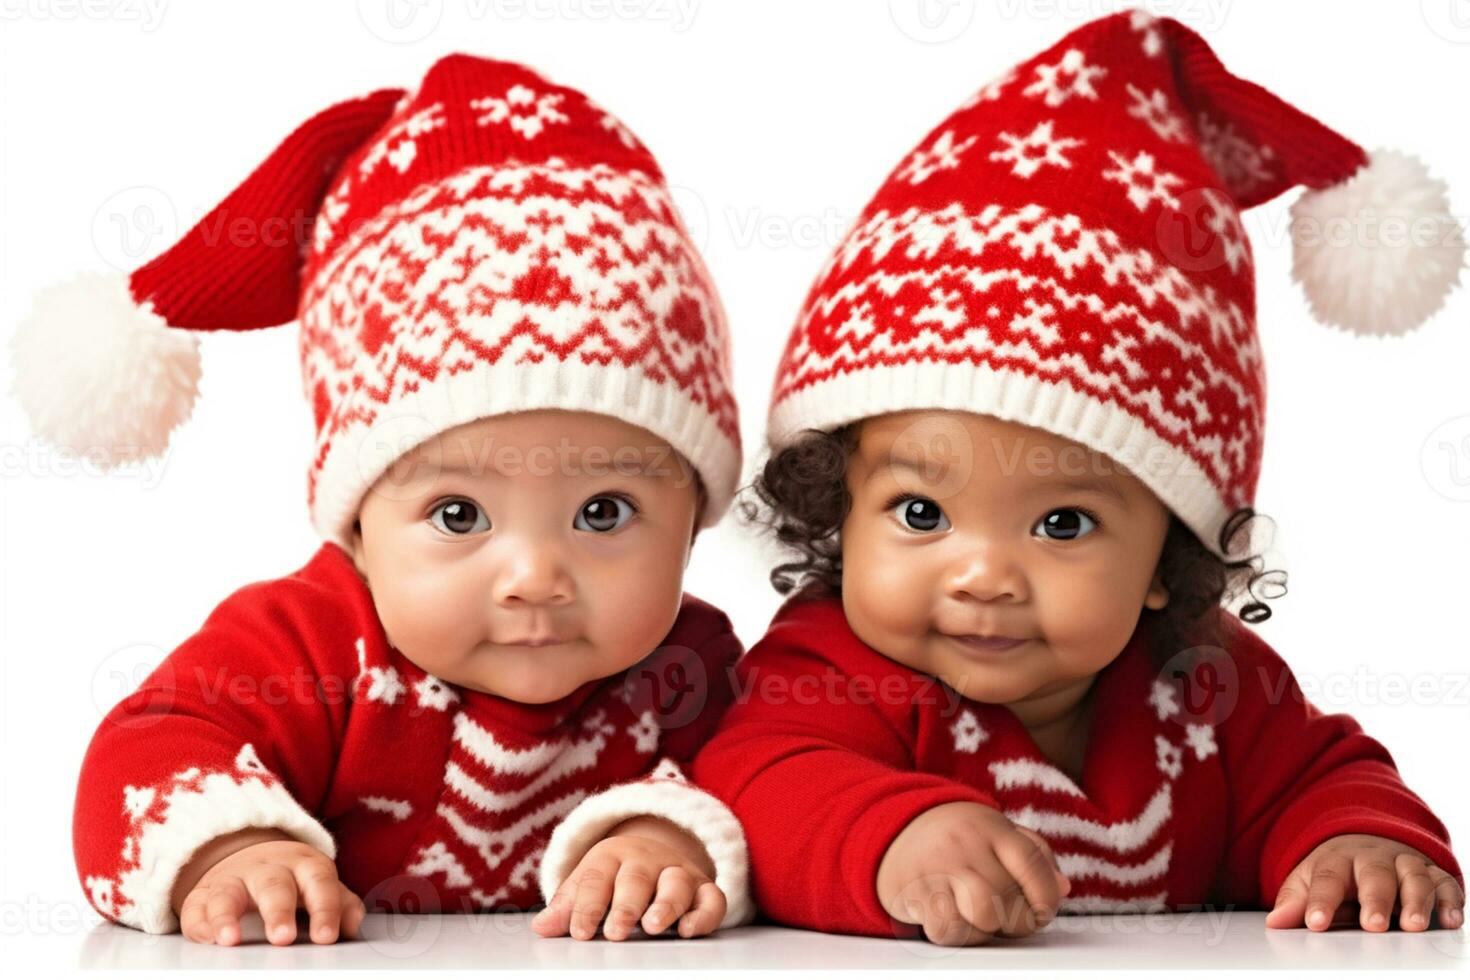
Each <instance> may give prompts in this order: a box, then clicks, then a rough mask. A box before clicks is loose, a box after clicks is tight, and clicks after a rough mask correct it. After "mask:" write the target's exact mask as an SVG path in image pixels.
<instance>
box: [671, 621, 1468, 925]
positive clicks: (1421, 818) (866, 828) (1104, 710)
mask: <svg viewBox="0 0 1470 980" xmlns="http://www.w3.org/2000/svg"><path fill="white" fill-rule="evenodd" d="M1222 619H1224V620H1227V621H1228V623H1229V624H1231V625H1229V626H1228V627H1227V628H1228V630H1229V633H1228V636H1229V637H1230V639H1229V645H1228V660H1227V661H1225V662H1223V663H1222V662H1218V661H1217V662H1216V663H1215V664H1214V666H1213V667H1211V668H1210V670H1211V671H1212V672H1213V673H1210V674H1202V675H1199V676H1201V677H1204V678H1205V679H1207V680H1209V682H1210V686H1211V687H1216V688H1219V689H1220V690H1221V691H1222V692H1224V693H1220V694H1218V696H1217V699H1216V701H1215V703H1214V705H1213V706H1210V708H1209V710H1210V711H1213V712H1214V713H1215V714H1214V717H1215V722H1214V723H1213V724H1212V723H1209V722H1208V721H1201V719H1202V718H1206V717H1208V713H1207V712H1200V713H1195V711H1196V708H1201V707H1204V706H1205V702H1204V701H1202V700H1201V699H1200V694H1201V691H1200V689H1199V687H1198V686H1196V688H1195V689H1194V690H1189V689H1187V688H1186V687H1185V686H1184V685H1183V683H1182V682H1179V681H1178V680H1177V679H1174V678H1171V677H1170V676H1169V675H1170V674H1172V671H1166V672H1163V673H1161V672H1160V671H1159V670H1158V669H1157V668H1156V666H1155V665H1154V663H1153V662H1152V659H1151V657H1150V655H1149V654H1150V651H1149V650H1148V646H1147V643H1146V641H1145V640H1144V636H1145V634H1146V631H1145V630H1143V629H1142V628H1140V629H1139V630H1137V631H1136V632H1135V633H1134V636H1133V638H1132V639H1131V640H1130V642H1129V644H1128V646H1127V648H1126V649H1125V650H1124V651H1123V652H1122V653H1121V654H1120V655H1119V656H1118V657H1117V658H1116V659H1114V660H1113V661H1111V662H1110V663H1109V664H1108V665H1107V667H1105V668H1104V669H1103V670H1102V671H1101V672H1100V673H1099V675H1098V677H1097V679H1096V681H1095V688H1094V690H1093V698H1094V702H1093V706H1092V709H1091V710H1092V712H1093V715H1092V718H1091V722H1090V732H1089V735H1088V745H1087V750H1086V761H1085V767H1084V769H1083V772H1082V779H1081V783H1080V784H1078V783H1076V782H1074V781H1073V780H1072V779H1071V778H1070V777H1069V776H1068V775H1066V774H1065V773H1064V772H1062V771H1061V770H1060V769H1058V768H1057V767H1056V766H1055V765H1053V764H1052V763H1051V761H1049V760H1048V758H1047V757H1046V756H1045V755H1044V754H1043V753H1042V752H1041V750H1040V749H1039V748H1038V747H1037V745H1036V743H1035V742H1034V741H1033V740H1032V738H1031V736H1030V734H1029V733H1028V732H1027V731H1026V729H1025V727H1024V726H1023V725H1022V724H1021V723H1020V721H1019V720H1018V719H1017V718H1016V716H1015V714H1013V713H1012V712H1011V711H1010V710H1009V709H1008V708H1006V707H1005V706H1003V705H996V704H984V703H980V702H976V701H971V700H968V699H965V698H962V697H961V696H960V695H959V694H958V693H956V692H955V691H954V690H952V689H951V688H949V687H947V686H945V685H943V684H942V683H941V682H939V681H938V680H936V679H935V678H933V677H930V676H928V675H924V674H920V673H917V672H915V671H913V670H911V669H910V668H908V667H905V666H903V665H902V664H899V663H896V662H895V661H893V660H890V659H888V658H886V657H884V656H882V655H881V654H879V653H878V652H877V651H875V650H873V649H872V648H871V647H869V646H867V645H866V644H865V643H863V642H862V641H861V640H860V639H858V638H857V636H856V635H854V633H853V632H852V629H851V628H850V627H849V626H848V623H847V618H846V617H845V616H844V614H843V611H842V605H841V601H840V600H837V599H821V600H801V599H793V600H791V601H788V602H787V603H786V604H785V605H784V606H783V607H782V608H781V610H780V611H778V612H777V614H776V616H775V619H774V620H773V622H772V624H771V628H770V630H769V632H768V633H767V634H766V636H765V637H764V638H763V639H762V640H761V641H760V642H759V643H757V644H756V645H755V646H754V647H753V648H752V649H751V650H750V652H749V653H748V654H747V655H746V656H745V657H744V658H743V659H742V660H741V661H740V663H739V664H738V665H737V668H736V673H737V682H736V688H735V693H736V704H735V705H734V707H732V708H731V710H730V711H729V712H727V713H726V715H725V717H724V719H723V721H722V722H721V725H720V730H719V732H718V733H717V734H716V735H715V737H714V738H713V739H712V740H710V741H709V742H708V743H707V744H706V745H705V747H704V748H703V749H701V750H700V752H699V755H698V756H697V757H696V758H695V761H694V766H693V776H694V779H695V781H696V782H698V783H699V784H700V785H702V786H704V787H705V788H707V789H709V790H710V791H711V792H713V793H715V794H716V795H718V796H720V797H721V798H722V799H724V800H725V801H726V802H727V803H728V804H729V805H730V807H731V808H732V809H733V810H734V812H735V814H736V815H737V816H738V817H739V818H740V821H741V823H742V825H743V826H744V829H745V834H746V839H747V841H748V844H749V848H750V859H751V875H752V881H751V887H752V892H753V894H754V896H755V900H756V904H757V905H758V906H759V907H760V909H761V910H762V911H763V912H764V913H766V914H767V915H769V916H770V917H772V918H774V919H776V920H778V921H780V922H784V923H787V924H790V925H794V926H801V927H805V928H811V929H821V930H825V931H830V932H848V933H861V934H868V935H878V936H893V935H905V936H907V935H913V934H915V929H914V927H909V926H906V925H903V924H901V923H898V922H897V921H896V920H892V919H890V917H889V916H888V915H887V914H886V913H885V912H884V910H883V909H882V907H881V906H880V905H879V903H878V897H877V893H876V890H875V885H874V882H875V879H876V876H877V871H878V865H879V862H880V861H881V859H882V857H883V853H884V851H885V850H886V849H887V847H888V845H889V844H890V843H891V842H892V841H893V839H894V837H895V836H896V835H897V834H898V833H899V831H900V830H901V829H902V828H903V827H904V826H905V825H906V824H907V823H908V822H909V821H910V820H912V819H913V818H914V817H916V816H918V815H919V814H920V813H921V812H923V811H925V810H927V809H929V808H930V807H934V806H937V805H939V804H941V803H947V802H951V801H955V800H969V801H973V802H976V803H982V804H986V805H988V806H993V807H996V808H998V809H1000V810H1002V811H1003V812H1004V813H1005V814H1006V815H1007V816H1008V817H1010V818H1011V819H1012V820H1013V821H1015V822H1016V823H1018V824H1020V825H1022V826H1026V827H1029V828H1031V829H1033V830H1036V831H1037V832H1038V833H1040V834H1041V835H1042V836H1043V837H1045V838H1046V839H1047V841H1048V843H1049V844H1051V846H1052V848H1053V850H1054V851H1055V853H1056V855H1057V858H1058V861H1059V863H1060V865H1061V868H1062V870H1063V872H1065V873H1066V875H1067V876H1068V877H1069V878H1070V879H1071V881H1072V891H1071V893H1070V894H1069V895H1068V896H1067V898H1066V899H1065V900H1064V903H1063V910H1064V911H1088V910H1106V909H1126V908H1137V909H1142V908H1150V907H1153V908H1157V907H1169V908H1175V909H1179V908H1182V907H1186V906H1191V905H1194V906H1196V907H1197V905H1198V904H1199V903H1206V902H1208V903H1216V904H1217V905H1220V904H1226V903H1229V904H1233V905H1234V906H1236V907H1250V908H1255V907H1268V908H1269V907H1270V906H1271V905H1272V904H1274V900H1275V895H1276V892H1277V889H1278V888H1279V887H1280V885H1281V883H1282V881H1283V879H1284V878H1285V877H1286V875H1287V874H1288V873H1289V872H1290V871H1291V870H1292V869H1293V868H1294V867H1295V866H1296V864H1297V863H1298V862H1299V861H1300V860H1301V859H1302V858H1303V857H1305V856H1306V855H1307V853H1308V852H1309V851H1311V849H1312V848H1314V847H1315V846H1317V845H1318V844H1320V843H1321V842H1322V841H1324V840H1326V839H1327V838H1329V837H1332V836H1334V835H1337V834H1344V833H1370V834H1379V835H1382V836H1384V837H1388V838H1392V839H1395V840H1398V841H1401V842H1403V843H1405V844H1409V845H1411V846H1413V847H1415V848H1418V849H1419V850H1420V851H1422V852H1424V854H1425V855H1427V856H1428V857H1429V858H1430V859H1431V860H1432V861H1434V862H1436V863H1437V864H1439V865H1440V866H1441V867H1443V868H1444V869H1445V870H1446V871H1448V872H1450V873H1451V874H1453V875H1456V876H1457V877H1458V876H1459V874H1460V869H1459V866H1458V864H1457V863H1456V861H1455V858H1454V855H1453V854H1451V853H1450V844H1449V837H1448V834H1447V832H1446V831H1445V828H1444V825H1443V824H1442V823H1440V821H1439V820H1438V819H1436V818H1435V816H1434V814H1432V813H1431V812H1430V811H1429V809H1428V808H1427V807H1426V806H1425V805H1424V803H1423V802H1422V801H1421V800H1420V799H1419V798H1418V797H1417V796H1415V795H1414V793H1412V792H1410V790H1409V789H1408V788H1407V787H1405V785H1404V784H1403V782H1402V781H1401V780H1400V779H1399V775H1398V772H1397V771H1396V770H1395V768H1394V765H1393V761H1392V759H1391V758H1390V757H1389V754H1388V752H1387V750H1385V749H1384V747H1383V746H1382V745H1381V744H1379V743H1378V742H1376V741H1374V740H1373V739H1372V738H1370V737H1369V736H1367V735H1365V734H1364V733H1363V732H1362V730H1361V729H1360V728H1359V726H1358V725H1357V723H1356V722H1354V721H1353V719H1352V718H1351V717H1349V716H1347V715H1344V714H1330V715H1329V714H1323V713H1322V712H1321V711H1319V710H1318V709H1317V708H1315V707H1314V706H1312V705H1311V704H1310V703H1309V702H1307V701H1306V700H1305V698H1304V697H1303V696H1302V693H1301V690H1300V688H1299V687H1298V686H1297V684H1296V681H1295V679H1294V678H1293V676H1292V674H1291V671H1290V670H1289V669H1288V668H1287V666H1286V664H1285V663H1284V662H1283V661H1282V659H1281V658H1280V657H1279V656H1278V655H1277V654H1276V653H1275V652H1274V651H1273V650H1272V649H1271V648H1270V647H1269V646H1268V645H1267V644H1266V643H1265V642H1264V641H1263V640H1262V639H1260V637H1259V636H1257V635H1256V634H1255V633H1253V632H1251V631H1250V629H1248V628H1247V627H1245V626H1244V625H1243V624H1241V623H1240V621H1239V620H1238V619H1236V618H1235V617H1233V616H1229V615H1228V614H1222ZM1232 674H1233V676H1232ZM1232 689H1233V690H1234V692H1235V693H1234V695H1233V696H1232V695H1231V694H1230V691H1231V690H1232ZM1232 700H1233V701H1234V704H1233V707H1231V706H1230V704H1229V702H1230V701H1232ZM1186 704H1188V705H1190V708H1189V710H1186V709H1185V707H1184V706H1185V705H1186Z"/></svg>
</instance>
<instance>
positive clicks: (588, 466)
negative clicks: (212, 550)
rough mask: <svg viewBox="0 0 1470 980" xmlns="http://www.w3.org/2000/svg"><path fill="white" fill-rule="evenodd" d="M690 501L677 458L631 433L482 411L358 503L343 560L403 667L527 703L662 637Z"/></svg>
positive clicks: (551, 413)
mask: <svg viewBox="0 0 1470 980" xmlns="http://www.w3.org/2000/svg"><path fill="white" fill-rule="evenodd" d="M699 496H700V494H699V489H698V483H697V480H696V477H695V474H694V471H693V469H692V468H691V467H690V465H689V463H688V462H687V461H686V460H685V459H684V458H683V457H682V456H680V455H679V454H678V453H676V452H675V451H674V450H673V448H672V447H670V446H669V444H668V443H666V442H665V441H664V440H662V439H660V438H658V437H657V436H654V435H652V434H651V433H649V432H647V431H645V430H643V429H641V428H638V427H636V426H632V425H629V424H627V423H624V422H621V421H618V420H616V419H612V418H608V417H606V416H602V415H595V414H591V413H586V412H568V411H560V410H544V411H532V412H520V413H516V414H512V415H501V416H495V417H492V418H488V419H482V420H480V421H477V422H472V423H469V424H467V425H462V426H459V427H458V428H455V429H452V430H450V431H448V432H446V433H443V434H442V435H440V436H438V437H437V438H434V439H432V440H430V441H428V442H426V443H423V444H422V445H420V446H418V447H416V448H415V449H413V450H411V451H410V452H408V453H406V454H405V455H404V456H402V457H401V458H400V459H399V460H398V461H397V462H396V463H395V464H394V466H393V468H392V469H390V470H389V471H388V472H387V473H385V474H384V475H383V477H382V478H380V479H379V480H378V481H377V482H376V483H375V484H374V486H373V488H372V490H370V491H369V493H368V495H367V497H366V498H365V499H364V501H363V504H362V507H361V509H360V510H359V513H358V525H357V528H356V530H355V532H354V537H353V542H352V545H353V548H352V550H353V557H354V559H355V561H356V563H357V567H358V569H359V570H360V571H361V572H362V574H363V576H364V577H365V578H366V579H367V582H368V586H369V589H370V590H371V592H372V595H373V602H374V604H375V605H376V607H377V611H378V616H379V618H380V619H381V620H382V622H383V626H384V629H385V631H386V633H387V637H388V641H389V642H390V643H391V644H393V646H395V647H396V648H397V649H398V650H399V652H401V653H402V654H403V655H404V656H405V657H407V658H408V659H409V660H411V661H412V662H413V663H414V664H416V665H417V666H419V667H421V668H423V669H424V670H426V671H428V672H429V673H431V674H433V675H435V676H436V677H439V678H441V679H443V680H446V681H449V682H450V683H453V684H458V685H460V686H462V687H466V688H470V689H473V690H477V691H483V692H487V693H490V694H496V695H499V696H501V697H505V698H509V699H511V700H514V701H520V702H523V703H529V704H543V703H545V702H548V701H554V700H556V699H557V698H560V697H563V696H565V695H567V694H569V693H571V692H572V691H573V690H575V689H576V688H577V687H579V686H580V685H582V684H583V683H585V682H587V681H589V680H593V679H596V678H601V677H608V676H611V675H613V674H616V673H618V672H620V671H622V670H625V669H627V668H628V667H630V666H632V665H633V664H635V663H637V662H638V661H639V660H641V659H642V658H644V657H646V656H647V655H648V654H649V653H651V652H653V650H654V649H655V648H656V647H657V646H658V644H659V642H660V641H661V640H662V639H663V638H664V637H665V636H666V635H667V634H668V631H669V629H670V628H671V627H672V626H673V623H674V619H675V618H676V617H677V615H678V611H679V605H680V601H681V598H682V596H683V576H684V567H685V565H686V564H687V562H688V558H689V550H690V547H691V545H692V543H693V539H694V535H695V532H696V527H695V523H696V518H697V516H698V514H697V510H698V505H699Z"/></svg>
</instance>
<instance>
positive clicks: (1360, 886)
mask: <svg viewBox="0 0 1470 980" xmlns="http://www.w3.org/2000/svg"><path fill="white" fill-rule="evenodd" d="M1353 881H1354V883H1355V885H1356V887H1357V891H1358V924H1359V925H1360V926H1361V927H1362V928H1364V929H1367V930H1369V931H1370V932H1384V931H1386V930H1387V929H1388V917H1389V915H1391V914H1392V913H1393V900H1394V899H1395V898H1396V897H1397V896H1398V893H1399V879H1398V875H1397V874H1395V873H1394V869H1393V866H1392V865H1391V864H1389V863H1388V861H1386V860H1384V859H1383V858H1382V857H1381V856H1378V855H1377V854H1374V855H1372V856H1369V855H1358V857H1357V858H1356V859H1355V860H1354V861H1353ZM1423 883H1424V885H1425V886H1426V888H1427V886H1428V884H1429V878H1428V877H1425V878H1424V882H1423Z"/></svg>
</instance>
